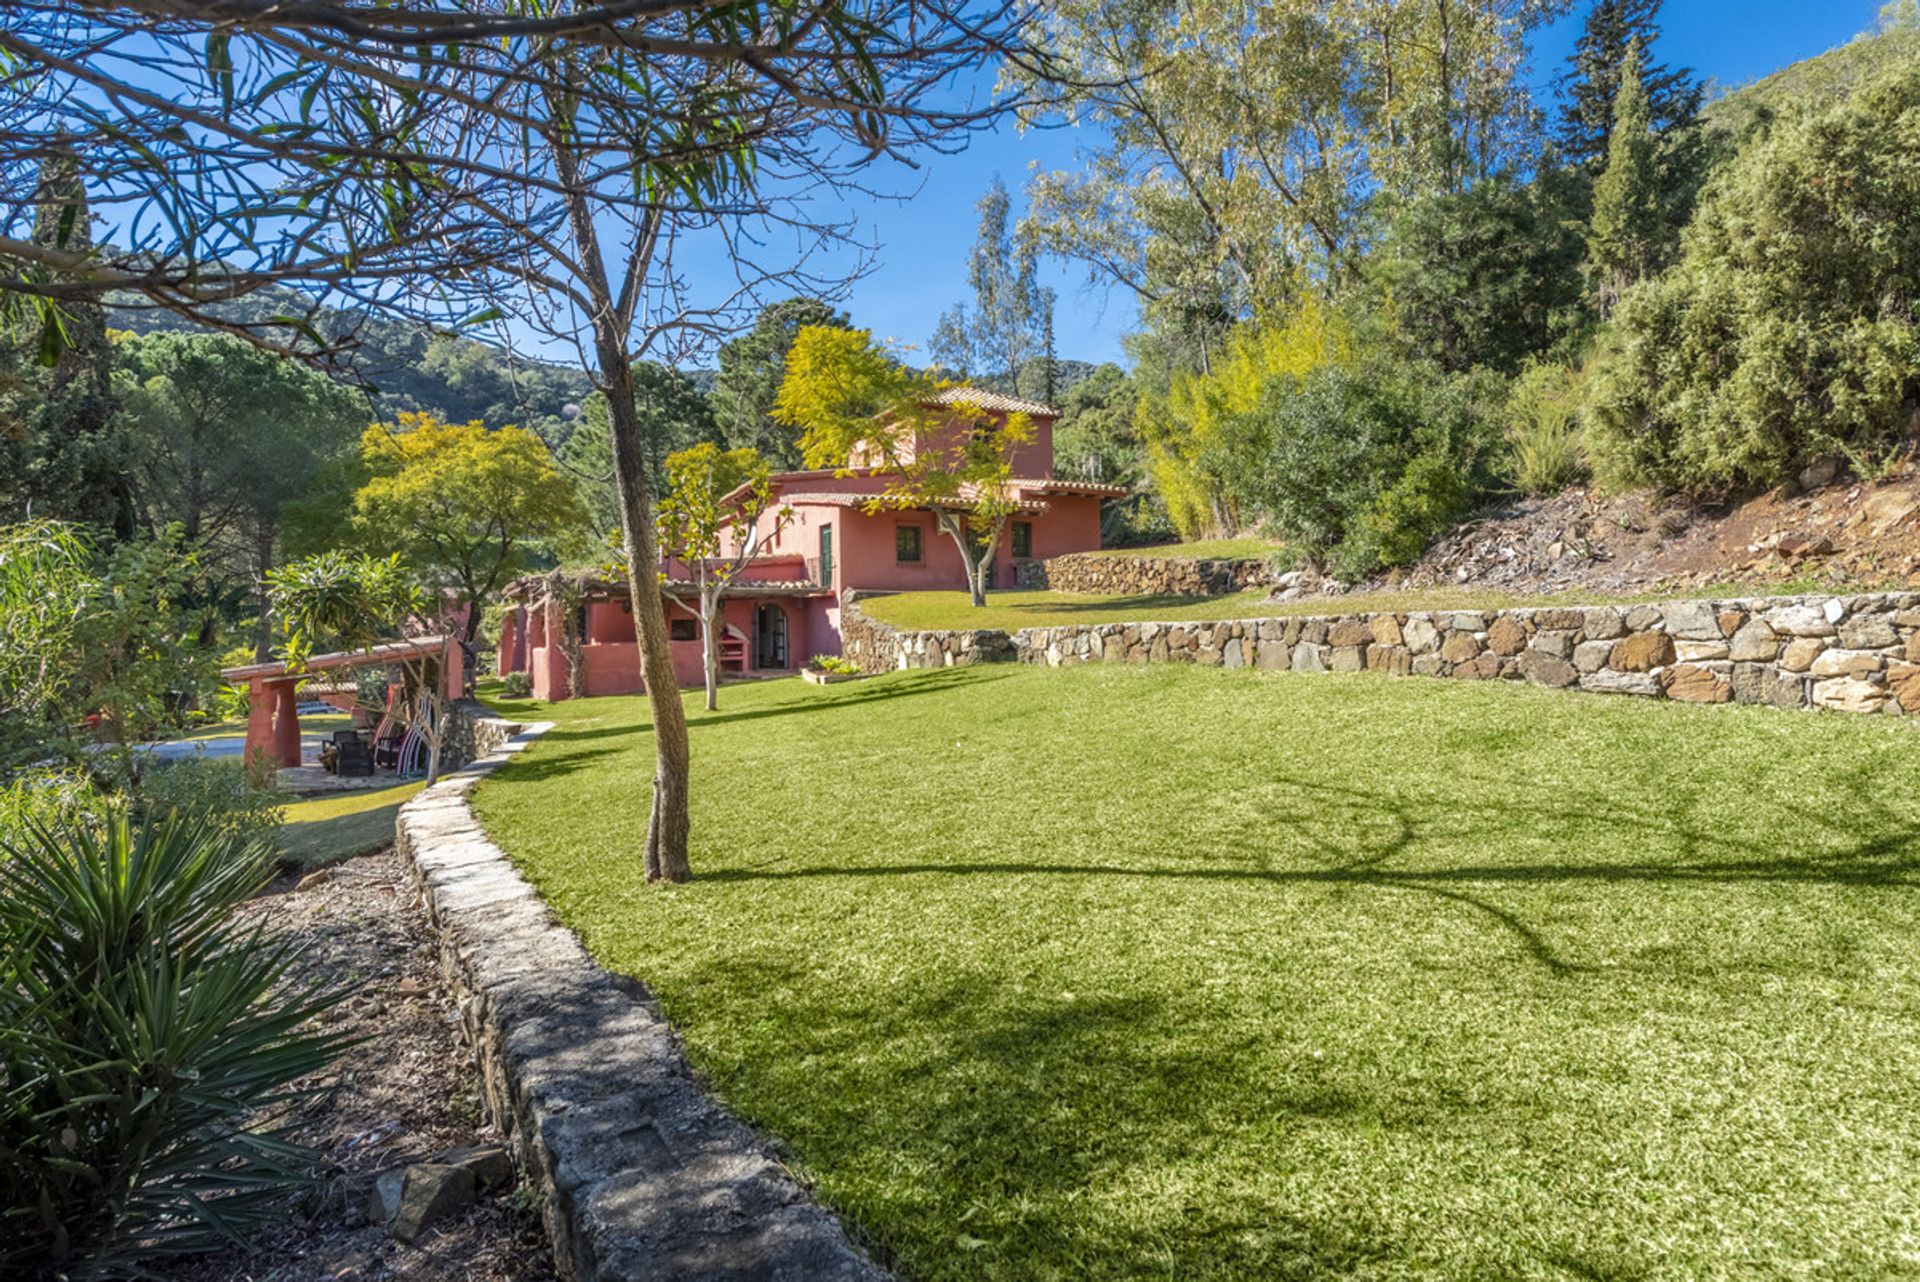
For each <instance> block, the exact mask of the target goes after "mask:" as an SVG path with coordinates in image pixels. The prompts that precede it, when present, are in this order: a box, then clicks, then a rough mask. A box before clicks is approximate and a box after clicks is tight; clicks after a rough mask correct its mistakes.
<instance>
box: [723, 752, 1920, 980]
mask: <svg viewBox="0 0 1920 1282" xmlns="http://www.w3.org/2000/svg"><path fill="white" fill-rule="evenodd" d="M1867 776H1868V772H1862V774H1861V775H1860V776H1858V777H1855V778H1852V779H1849V780H1847V781H1846V782H1847V785H1848V788H1849V791H1850V792H1852V793H1853V797H1852V798H1851V800H1850V802H1849V803H1848V804H1847V805H1845V806H1843V807H1840V808H1838V809H1839V813H1835V812H1834V811H1833V810H1830V809H1828V808H1825V807H1822V808H1820V809H1818V810H1815V809H1813V808H1811V807H1808V806H1805V805H1797V804H1796V803H1793V802H1790V801H1781V800H1779V799H1775V800H1774V802H1773V804H1774V805H1776V806H1778V807H1781V808H1783V809H1786V810H1789V811H1794V812H1797V813H1798V815H1799V817H1800V818H1802V819H1805V820H1808V821H1810V822H1811V823H1812V824H1814V825H1815V826H1816V827H1818V828H1820V829H1823V830H1825V831H1826V832H1827V833H1828V834H1829V835H1830V836H1832V837H1833V838H1835V839H1836V840H1835V843H1834V849H1833V851H1832V853H1829V854H1824V855H1804V854H1781V855H1775V856H1768V855H1765V854H1758V855H1756V854H1753V853H1751V844H1750V842H1749V841H1748V840H1746V839H1745V838H1743V837H1742V836H1739V835H1728V834H1725V833H1722V832H1719V831H1716V830H1714V829H1712V828H1710V827H1707V826H1705V825H1703V824H1701V823H1699V822H1697V821H1690V820H1688V819H1687V816H1688V815H1689V814H1690V813H1692V811H1693V809H1694V805H1695V801H1696V798H1695V797H1693V796H1691V795H1689V794H1688V792H1687V791H1686V789H1685V788H1684V787H1682V786H1681V785H1679V784H1678V783H1672V782H1670V783H1669V784H1668V787H1667V792H1666V794H1665V795H1664V796H1663V797H1661V798H1660V799H1659V800H1658V801H1657V802H1655V801H1653V800H1651V799H1648V800H1642V801H1640V802H1638V803H1634V802H1631V801H1620V800H1616V799H1613V798H1607V799H1605V800H1604V804H1601V803H1600V802H1597V801H1596V802H1589V803H1587V804H1584V805H1583V804H1580V803H1578V802H1575V801H1571V800H1556V801H1553V802H1550V803H1532V802H1527V801H1520V800H1516V799H1513V798H1511V797H1503V798H1502V799H1501V800H1500V801H1499V802H1497V803H1483V804H1474V803H1472V802H1470V801H1467V800H1465V796H1469V795H1471V794H1472V793H1473V792H1475V791H1479V790H1488V791H1494V790H1495V789H1496V785H1497V784H1498V780H1487V781H1482V782H1481V783H1479V784H1478V785H1477V786H1476V784H1475V782H1474V781H1472V780H1470V779H1465V778H1463V779H1462V780H1461V782H1462V784H1463V787H1462V789H1461V793H1462V794H1463V795H1462V796H1459V797H1454V798H1450V799H1447V800H1444V801H1442V800H1433V801H1429V802H1425V803H1422V804H1414V803H1412V802H1409V801H1408V800H1407V799H1406V798H1404V797H1402V796H1399V795H1396V794H1392V793H1389V792H1386V791H1384V790H1378V789H1367V788H1359V787H1352V786H1346V785H1338V784H1325V783H1320V782H1317V781H1314V780H1310V779H1305V778H1299V777H1284V776H1281V777H1274V776H1268V777H1267V779H1265V780H1263V782H1272V783H1277V784H1279V785H1281V786H1283V787H1284V788H1286V789H1287V790H1288V796H1287V799H1286V801H1287V804H1282V805H1278V806H1276V807H1274V809H1273V810H1272V811H1271V812H1269V813H1268V814H1267V815H1265V816H1263V820H1264V822H1266V823H1267V824H1268V825H1269V826H1270V827H1272V828H1275V829H1281V828H1284V829H1285V830H1286V831H1287V832H1288V834H1289V836H1290V838H1291V839H1293V840H1294V841H1296V842H1298V841H1302V840H1304V841H1307V842H1308V843H1310V844H1312V845H1314V846H1316V847H1317V850H1316V853H1317V854H1318V855H1319V856H1320V858H1321V862H1320V863H1318V864H1313V865H1310V866H1305V867H1301V866H1298V857H1297V856H1293V857H1292V858H1293V859H1294V864H1295V866H1289V867H1274V866H1272V861H1271V860H1270V859H1269V858H1268V857H1267V855H1266V854H1265V852H1264V851H1263V850H1262V849H1261V848H1260V847H1259V846H1258V845H1257V844H1253V845H1250V846H1249V847H1248V848H1249V849H1250V851H1251V853H1250V857H1249V862H1248V863H1247V864H1240V865H1230V864H1229V865H1219V864H1211V865H1200V866H1154V865H1140V864H1122V863H1113V864H1105V863H1086V862H1081V863H1045V862H1038V861H1025V862H980V861H975V862H966V863H932V862H920V863H888V864H872V865H859V864H855V865H844V864H819V865H809V866H806V867H795V868H764V867H763V868H757V869H720V870H716V871H711V872H705V873H703V874H701V875H702V877H703V878H704V879H706V880H709V881H716V882H750V881H781V880H792V879H806V878H822V877H827V878H846V877H852V878H867V877H872V878H896V877H971V876H991V877H1005V876H1009V875H1019V876H1033V877H1065V878H1089V877H1111V878H1121V879H1146V880H1166V881H1175V882H1178V881H1197V882H1247V883H1266V884H1270V885H1323V886H1336V887H1338V886H1351V887H1368V888H1373V889H1379V890H1401V891H1408V892H1412V893H1417V894H1425V895H1430V896H1433V897H1435V898H1439V899H1444V900H1447V901H1448V902H1450V903H1454V904H1458V905H1460V906H1462V907H1464V908H1467V909H1468V910H1470V911H1472V912H1474V913H1478V914H1480V915H1482V916H1484V917H1485V918H1487V919H1488V920H1489V921H1490V922H1491V923H1493V924H1494V925H1496V926H1498V927H1499V928H1501V929H1502V930H1504V931H1506V932H1507V933H1508V934H1510V935H1512V936H1513V937H1514V939H1515V940H1516V941H1517V942H1518V943H1519V944H1520V946H1521V948H1522V949H1523V950H1524V951H1525V952H1526V953H1527V955H1528V956H1529V957H1531V958H1532V959H1533V960H1534V961H1535V962H1537V963H1539V964H1540V965H1541V966H1543V967H1544V968H1546V969H1547V970H1549V971H1551V972H1553V973H1555V974H1560V975H1572V974H1575V973H1579V972H1583V971H1587V970H1590V969H1592V968H1590V967H1587V966H1584V965H1581V964H1578V963H1576V962H1573V961H1570V960H1568V959H1566V958H1564V957H1562V956H1561V955H1560V954H1559V953H1558V952H1557V951H1556V950H1555V948H1554V947H1553V946H1552V944H1551V943H1550V942H1549V941H1548V939H1547V938H1546V936H1545V935H1544V934H1543V933H1542V932H1541V931H1540V930H1539V929H1538V928H1537V927H1535V926H1534V925H1532V924H1531V923H1529V922H1528V921H1527V920H1525V919H1524V918H1523V917H1522V916H1521V915H1520V914H1519V913H1517V912H1515V911H1514V910H1512V909H1511V908H1508V907H1505V906H1503V905H1501V904H1499V903H1496V902H1494V901H1493V899H1491V898H1490V897H1489V895H1488V894H1487V893H1486V892H1487V891H1490V890H1494V889H1497V888H1501V887H1508V888H1513V887H1525V886H1529V885H1548V884H1556V883H1567V882H1591V883H1595V884H1596V885H1604V884H1611V883H1656V884H1671V885H1681V884H1715V883H1718V884H1737V883H1777V884H1788V885H1793V884H1798V885H1825V886H1859V887H1884V888H1889V889H1892V888H1901V889H1908V888H1912V887H1915V886H1917V885H1920V826H1916V825H1914V824H1913V823H1912V822H1911V821H1910V820H1908V819H1907V818H1906V817H1905V816H1903V815H1899V814H1896V813H1895V812H1894V811H1893V809H1892V808H1891V807H1889V806H1888V805H1886V804H1885V803H1884V802H1883V801H1881V800H1880V799H1879V794H1878V793H1877V792H1876V786H1877V785H1883V784H1884V780H1875V779H1873V778H1870V777H1867ZM1495 795H1498V793H1497V791H1496V792H1495ZM1569 823H1579V824H1583V825H1588V826H1591V827H1594V828H1599V829H1602V830H1605V829H1614V830H1617V831H1618V833H1619V838H1618V842H1617V844H1618V846H1619V847H1620V848H1623V849H1625V848H1631V847H1632V846H1633V845H1634V844H1635V842H1636V840H1637V839H1638V837H1639V835H1640V834H1642V833H1645V832H1648V831H1659V832H1660V833H1661V834H1662V838H1663V840H1665V841H1667V842H1669V843H1672V844H1674V845H1676V846H1677V849H1678V852H1679V854H1678V857H1677V858H1674V859H1668V860H1633V859H1621V860H1590V859H1589V860H1576V859H1567V860H1556V861H1553V862H1545V863H1540V862H1535V863H1494V862H1485V863H1472V864H1457V865H1453V866H1448V867H1439V868H1418V867H1415V868H1405V867H1395V866H1394V861H1395V860H1396V859H1398V858H1399V857H1401V856H1403V855H1405V854H1407V853H1408V852H1409V851H1410V850H1412V849H1413V848H1415V847H1416V846H1417V845H1418V844H1419V843H1421V842H1422V841H1425V840H1427V839H1430V838H1433V837H1437V836H1447V835H1451V834H1458V833H1461V832H1469V833H1472V834H1474V835H1476V836H1479V837H1485V836H1487V835H1490V834H1491V835H1501V834H1511V835H1512V836H1514V837H1515V838H1516V839H1519V838H1522V837H1526V838H1532V837H1535V836H1537V835H1538V834H1540V833H1542V832H1552V831H1553V830H1554V829H1555V827H1565V826H1566V825H1568V824H1569ZM1369 828H1370V829H1373V830H1375V832H1376V834H1377V835H1374V836H1371V837H1367V838H1357V834H1358V833H1359V832H1361V831H1364V830H1365V829H1369ZM1381 829H1384V830H1385V831H1379V830H1381ZM1318 834H1324V835H1318ZM1250 836H1251V837H1252V840H1253V841H1254V842H1256V843H1257V834H1250ZM1357 840H1364V841H1365V845H1364V846H1359V845H1357V844H1356V841H1357Z"/></svg>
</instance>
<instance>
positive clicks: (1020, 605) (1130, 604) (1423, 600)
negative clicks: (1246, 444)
mask: <svg viewBox="0 0 1920 1282" xmlns="http://www.w3.org/2000/svg"><path fill="white" fill-rule="evenodd" d="M1734 594H1735V595H1744V596H1754V595H1759V590H1758V589H1751V588H1748V589H1737V590H1735V593H1734ZM1271 595H1272V589H1271V588H1249V589H1248V590H1247V591H1245V592H1236V593H1233V594H1232V595H1230V596H1216V597H1183V596H1098V595H1093V594H1078V593H1070V592H990V593H988V594H987V603H986V605H984V606H981V607H979V608H978V609H976V608H975V607H974V605H973V602H972V600H971V599H970V598H969V597H968V596H967V594H966V593H965V592H896V593H893V594H892V595H889V596H875V597H869V598H866V599H864V600H862V601H861V602H860V608H861V609H862V610H864V611H866V612H867V614H868V615H870V616H871V617H873V618H876V619H878V620H880V621H881V622H882V623H891V624H893V625H894V626H895V627H898V628H913V629H920V628H935V629H970V628H995V629H999V630H1000V631H1003V632H1015V631H1018V630H1019V629H1021V628H1049V627H1060V626H1063V625H1068V624H1081V623H1143V622H1148V621H1151V622H1154V623H1179V622H1184V621H1188V620H1193V619H1266V618H1284V617H1292V616H1295V615H1311V614H1363V613H1370V612H1383V611H1389V610H1494V609H1502V608H1506V607H1516V606H1533V607H1543V606H1555V605H1613V604H1618V603H1621V602H1625V601H1649V600H1659V599H1661V598H1660V597H1659V596H1656V595H1642V596H1637V597H1624V596H1602V595H1596V594H1593V593H1584V594H1582V593H1571V592H1563V593H1556V594H1554V595H1552V596H1526V595H1523V594H1519V593H1512V592H1489V591H1488V590H1486V589H1485V588H1478V589H1472V588H1421V589H1418V590H1413V591H1404V592H1355V593H1349V594H1348V595H1345V596H1335V597H1320V596H1316V597H1308V598H1305V599H1304V600H1299V601H1270V600H1268V597H1270V596H1271Z"/></svg>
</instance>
